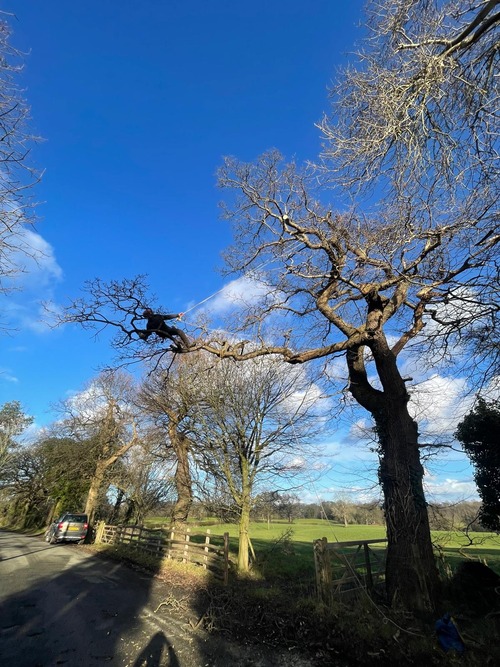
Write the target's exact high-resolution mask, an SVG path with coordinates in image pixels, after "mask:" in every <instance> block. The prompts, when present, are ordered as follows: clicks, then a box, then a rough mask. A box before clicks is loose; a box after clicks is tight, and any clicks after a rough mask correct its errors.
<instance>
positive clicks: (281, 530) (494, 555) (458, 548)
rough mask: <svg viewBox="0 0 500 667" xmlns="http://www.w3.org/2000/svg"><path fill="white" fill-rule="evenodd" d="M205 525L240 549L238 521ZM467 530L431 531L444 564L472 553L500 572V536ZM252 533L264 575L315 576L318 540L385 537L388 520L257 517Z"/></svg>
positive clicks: (201, 527)
mask: <svg viewBox="0 0 500 667" xmlns="http://www.w3.org/2000/svg"><path fill="white" fill-rule="evenodd" d="M147 523H148V525H150V526H158V527H159V526H160V525H165V518H163V517H153V518H151V519H149V520H148V522H147ZM207 528H209V529H210V532H211V533H212V534H213V535H222V534H223V533H229V537H230V551H231V553H232V554H233V555H235V554H236V553H237V549H238V526H237V524H234V523H232V524H227V523H224V524H221V523H216V522H215V521H210V520H208V519H207V520H204V521H202V522H198V523H196V522H193V524H192V528H191V530H192V532H197V531H200V532H205V531H206V530H207ZM469 536H470V538H471V540H469V539H467V538H466V537H465V536H464V535H463V534H462V533H460V532H458V531H457V532H445V531H434V532H433V533H432V539H433V542H434V544H435V545H436V546H437V547H438V549H437V553H438V555H439V560H440V563H441V566H442V568H443V569H447V568H448V567H449V568H451V569H455V568H456V566H457V565H458V563H459V562H460V561H461V560H463V559H464V558H472V559H481V560H484V561H485V562H486V563H487V565H488V566H489V567H491V568H492V569H494V570H495V571H497V572H498V573H499V574H500V536H499V535H495V534H494V533H470V534H469ZM250 537H251V540H252V545H253V548H254V550H255V553H256V556H257V568H258V570H259V572H260V573H261V574H262V575H263V576H269V577H271V578H274V577H283V578H289V577H300V578H302V579H304V580H311V579H313V578H314V561H313V550H312V544H313V542H314V540H317V539H319V538H322V537H326V538H327V540H328V542H349V541H355V540H376V539H384V538H385V537H386V534H385V528H384V526H360V525H348V526H344V525H342V524H335V523H333V522H331V521H327V520H324V519H297V520H295V521H294V522H293V523H288V522H287V521H273V522H272V523H270V524H267V523H265V522H253V523H251V524H250ZM471 541H472V543H471Z"/></svg>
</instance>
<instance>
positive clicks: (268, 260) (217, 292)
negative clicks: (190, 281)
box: [183, 241, 302, 315]
mask: <svg viewBox="0 0 500 667" xmlns="http://www.w3.org/2000/svg"><path fill="white" fill-rule="evenodd" d="M300 245H302V241H295V243H294V244H292V247H291V248H290V251H289V254H290V252H292V253H295V251H296V250H297V249H298V247H299V246H300ZM294 246H295V247H294ZM275 259H276V258H275V257H272V258H271V259H266V261H265V262H262V264H259V265H258V266H256V267H255V268H254V269H249V270H248V271H246V272H245V273H244V274H243V275H242V276H241V277H242V278H245V277H246V276H247V275H249V274H251V273H255V271H259V270H260V269H263V268H264V267H265V266H267V265H268V264H271V262H274V261H275ZM226 287H227V285H224V287H221V288H220V289H218V290H217V291H216V292H214V293H213V294H211V295H210V296H207V297H206V299H203V300H202V301H198V303H195V304H194V306H191V308H187V309H186V310H184V311H183V314H184V315H185V314H186V313H189V312H191V311H192V310H194V309H195V308H198V306H201V305H202V304H203V303H205V302H206V301H210V299H213V298H214V296H217V294H220V292H223V291H224V290H225V289H226Z"/></svg>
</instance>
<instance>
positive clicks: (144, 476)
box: [113, 436, 175, 524]
mask: <svg viewBox="0 0 500 667" xmlns="http://www.w3.org/2000/svg"><path fill="white" fill-rule="evenodd" d="M172 468H173V462H172V461H171V460H167V461H165V460H164V459H163V456H161V455H159V452H158V451H157V448H156V443H154V444H152V443H150V442H148V437H147V436H146V437H145V438H144V441H143V442H142V443H141V444H140V446H137V447H134V448H132V449H131V451H130V452H129V454H127V456H126V457H125V460H124V461H123V465H122V469H121V471H120V474H119V475H118V476H117V475H113V485H114V486H115V487H116V489H117V497H116V500H117V501H118V499H120V502H119V503H116V502H115V507H114V514H115V515H116V516H115V520H116V518H117V516H118V511H119V507H120V504H121V503H122V502H123V503H125V504H128V507H129V508H131V511H130V512H129V518H131V517H132V516H133V517H134V521H135V523H138V524H142V523H143V522H144V519H145V518H146V517H147V516H148V514H149V513H150V512H151V511H152V510H154V509H155V508H158V507H161V506H162V505H163V503H165V502H166V501H167V500H171V499H172V498H173V496H174V491H175V487H174V476H173V472H172Z"/></svg>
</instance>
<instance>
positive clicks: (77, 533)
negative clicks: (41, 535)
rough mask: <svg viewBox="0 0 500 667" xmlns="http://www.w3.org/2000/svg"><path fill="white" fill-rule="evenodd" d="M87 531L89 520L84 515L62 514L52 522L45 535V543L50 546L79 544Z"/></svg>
mask: <svg viewBox="0 0 500 667" xmlns="http://www.w3.org/2000/svg"><path fill="white" fill-rule="evenodd" d="M88 529H89V518H88V516H87V515H86V514H70V513H67V514H63V515H62V516H61V518H60V519H58V520H57V521H54V523H52V524H51V525H50V526H49V527H48V529H47V532H46V533H45V541H46V542H50V544H55V543H56V542H66V541H67V542H78V543H79V544H81V543H82V542H83V541H84V539H85V537H86V535H87V531H88Z"/></svg>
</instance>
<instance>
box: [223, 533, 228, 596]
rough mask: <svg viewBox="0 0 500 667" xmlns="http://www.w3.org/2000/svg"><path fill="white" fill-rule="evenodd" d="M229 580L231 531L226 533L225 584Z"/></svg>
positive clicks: (225, 584)
mask: <svg viewBox="0 0 500 667" xmlns="http://www.w3.org/2000/svg"><path fill="white" fill-rule="evenodd" d="M228 582H229V533H224V586H227V584H228Z"/></svg>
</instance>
